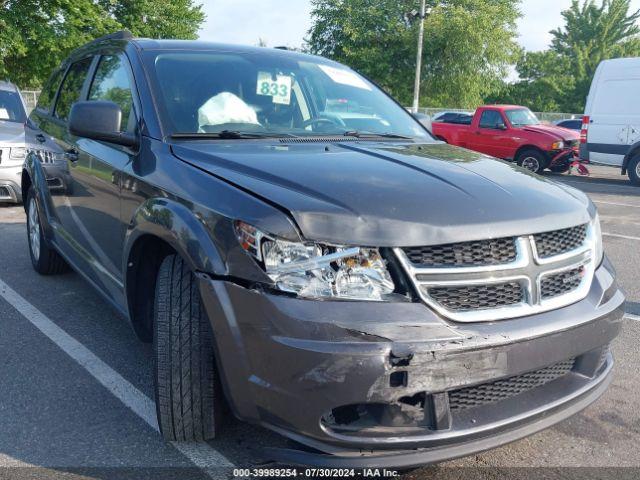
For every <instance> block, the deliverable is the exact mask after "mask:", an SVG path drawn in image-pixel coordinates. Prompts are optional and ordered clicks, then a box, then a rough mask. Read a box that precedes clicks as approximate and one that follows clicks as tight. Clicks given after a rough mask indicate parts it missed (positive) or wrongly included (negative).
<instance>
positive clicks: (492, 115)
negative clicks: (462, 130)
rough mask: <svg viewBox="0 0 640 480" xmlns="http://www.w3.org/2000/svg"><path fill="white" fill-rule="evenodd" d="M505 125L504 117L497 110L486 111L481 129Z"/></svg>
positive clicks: (481, 122) (481, 120)
mask: <svg viewBox="0 0 640 480" xmlns="http://www.w3.org/2000/svg"><path fill="white" fill-rule="evenodd" d="M500 125H504V121H503V120H502V115H500V112H497V111H495V110H485V111H484V112H482V116H481V117H480V128H497V127H498V126H500Z"/></svg>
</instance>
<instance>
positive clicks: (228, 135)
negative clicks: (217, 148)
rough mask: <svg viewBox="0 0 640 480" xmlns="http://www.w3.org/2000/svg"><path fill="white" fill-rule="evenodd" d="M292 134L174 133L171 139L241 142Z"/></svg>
mask: <svg viewBox="0 0 640 480" xmlns="http://www.w3.org/2000/svg"><path fill="white" fill-rule="evenodd" d="M291 137H296V135H293V134H290V133H266V132H241V131H239V130H222V131H221V132H192V133H174V134H172V135H171V138H185V139H189V138H216V139H220V140H239V139H252V138H291Z"/></svg>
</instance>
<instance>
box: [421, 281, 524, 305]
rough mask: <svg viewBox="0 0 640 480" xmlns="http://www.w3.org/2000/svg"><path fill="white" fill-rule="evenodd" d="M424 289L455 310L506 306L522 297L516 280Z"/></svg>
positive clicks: (434, 298) (520, 287)
mask: <svg viewBox="0 0 640 480" xmlns="http://www.w3.org/2000/svg"><path fill="white" fill-rule="evenodd" d="M424 288H426V287H424ZM426 291H427V294H428V295H429V296H430V297H431V298H432V299H433V300H435V301H436V302H438V303H439V304H440V305H442V306H443V307H444V308H446V309H448V310H451V311H455V312H463V311H467V310H483V309H489V308H499V307H506V306H509V305H516V304H518V303H520V302H522V301H523V299H524V294H523V291H522V286H521V285H520V284H519V283H517V282H509V283H498V284H488V285H472V286H465V287H429V288H426Z"/></svg>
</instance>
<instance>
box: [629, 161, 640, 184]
mask: <svg viewBox="0 0 640 480" xmlns="http://www.w3.org/2000/svg"><path fill="white" fill-rule="evenodd" d="M627 175H629V180H631V183H633V184H634V185H635V186H636V187H640V155H636V156H635V157H633V158H632V159H631V161H630V162H629V165H628V166H627Z"/></svg>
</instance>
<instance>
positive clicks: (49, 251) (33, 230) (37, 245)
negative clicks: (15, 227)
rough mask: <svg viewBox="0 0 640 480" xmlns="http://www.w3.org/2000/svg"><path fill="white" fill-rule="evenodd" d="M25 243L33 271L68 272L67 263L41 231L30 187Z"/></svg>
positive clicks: (54, 273) (50, 273)
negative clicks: (26, 243) (27, 245)
mask: <svg viewBox="0 0 640 480" xmlns="http://www.w3.org/2000/svg"><path fill="white" fill-rule="evenodd" d="M25 203H26V205H27V241H28V243H29V255H30V257H31V265H33V269H34V270H35V271H36V272H38V273H39V274H40V275H56V274H58V273H63V272H65V271H67V270H68V268H69V267H68V266H67V263H66V262H65V261H64V259H63V258H62V257H61V256H60V254H59V253H58V252H56V251H55V250H54V249H53V247H51V246H50V245H49V244H48V243H47V241H46V239H45V237H44V233H43V231H42V223H41V222H40V213H39V211H38V203H37V200H36V191H35V190H34V189H33V187H31V188H30V189H29V192H28V193H27V199H26V202H25Z"/></svg>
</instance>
